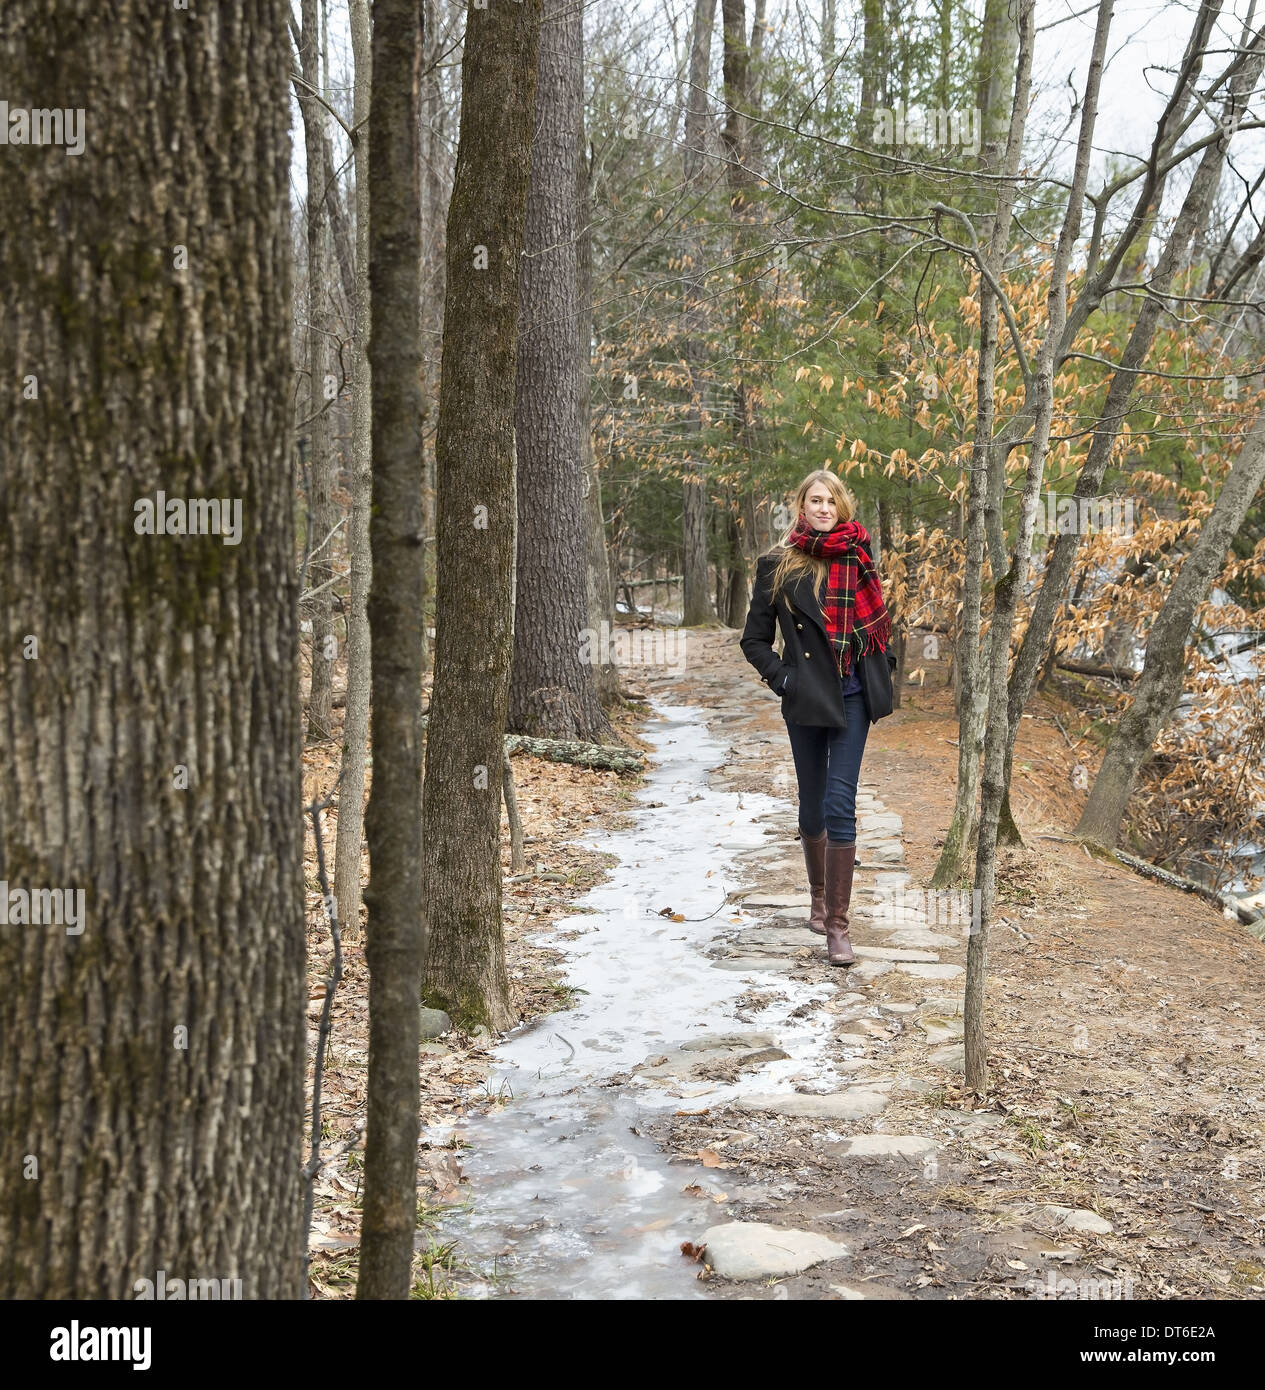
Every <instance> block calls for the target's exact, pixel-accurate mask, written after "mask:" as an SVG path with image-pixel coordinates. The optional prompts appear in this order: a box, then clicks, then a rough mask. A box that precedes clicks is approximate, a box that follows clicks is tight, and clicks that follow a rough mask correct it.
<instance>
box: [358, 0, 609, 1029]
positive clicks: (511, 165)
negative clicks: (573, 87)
mask: <svg viewBox="0 0 1265 1390" xmlns="http://www.w3.org/2000/svg"><path fill="white" fill-rule="evenodd" d="M540 19H541V4H540V0H523V3H521V4H512V5H498V6H495V7H493V8H492V9H490V10H482V9H478V8H475V7H474V5H473V4H472V5H471V7H470V9H469V11H468V13H467V20H466V24H467V28H466V45H465V54H464V57H463V59H462V65H461V74H462V103H461V134H460V143H459V145H458V151H457V170H456V176H455V180H454V183H453V190H452V198H451V200H450V202H449V207H448V239H447V256H448V272H447V296H446V301H445V305H444V348H443V370H442V385H441V387H440V397H439V433H438V435H437V438H436V461H437V483H438V496H437V500H438V507H437V514H438V529H437V538H438V554H437V584H436V593H437V602H438V606H437V611H436V636H435V676H434V688H433V696H432V700H431V709H430V721H429V730H428V737H427V740H426V799H425V811H424V815H425V829H426V858H425V863H424V865H423V872H424V875H425V889H426V901H427V904H428V905H429V910H430V942H429V951H428V955H427V961H426V977H425V997H426V999H427V1001H428V1002H429V1003H432V1004H435V1005H438V1006H439V1007H441V1008H444V1009H446V1010H447V1011H448V1012H449V1014H450V1015H451V1016H452V1018H453V1020H454V1022H456V1023H457V1024H458V1025H459V1026H461V1027H465V1028H473V1027H475V1026H476V1025H477V1024H485V1025H486V1026H488V1027H489V1028H495V1029H501V1028H507V1027H509V1026H510V1025H512V1024H513V1023H515V1022H517V1018H516V1016H515V1014H514V1011H513V1009H512V1007H511V1004H510V998H509V980H508V978H507V976H506V972H505V943H504V938H503V935H502V927H501V845H500V841H501V833H500V832H501V768H502V761H503V758H504V753H503V740H504V734H505V722H506V713H507V707H508V702H509V668H510V657H511V652H512V648H513V632H514V628H513V613H514V607H513V589H512V586H513V576H514V555H515V529H516V527H515V486H514V385H515V381H516V378H517V356H518V317H519V312H518V296H519V272H520V262H521V259H522V254H523V244H524V227H525V221H526V205H527V184H528V174H529V170H530V168H531V142H532V130H533V125H534V119H535V104H536V101H535V99H536V57H537V50H538V47H539V40H540ZM572 148H573V149H574V146H573V147H572ZM574 194H575V185H574V181H573V182H572V185H571V197H572V198H573V197H574ZM573 269H574V267H573ZM564 322H565V324H566V325H567V326H568V328H569V329H570V330H571V331H569V332H567V333H565V334H560V335H559V336H561V337H564V338H565V340H566V343H567V345H568V347H569V349H570V353H571V357H572V360H573V361H574V358H575V336H574V324H575V318H574V316H572V317H569V318H567V319H566V320H564ZM581 593H582V591H581ZM375 780H376V777H375Z"/></svg>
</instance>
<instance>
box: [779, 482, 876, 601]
mask: <svg viewBox="0 0 1265 1390" xmlns="http://www.w3.org/2000/svg"><path fill="white" fill-rule="evenodd" d="M818 483H820V484H821V486H822V487H824V488H825V489H826V491H827V492H829V494H830V495H831V497H833V498H834V503H835V506H836V507H838V509H839V520H840V521H851V520H852V518H853V517H854V516H856V514H857V504H856V502H855V501H854V500H853V497H852V494H851V493H850V492H849V491H848V489H847V488H846V487H844V485H843V484H842V483H841V482H840V481H839V476H838V474H836V473H828V472H827V471H826V470H825V469H824V468H817V469H814V470H813V472H811V473H810V474H809V475H808V477H806V478H805V479H804V481H803V482H802V483H800V485H799V486H798V487H797V488H796V489H795V496H794V497H793V498H792V499H791V524H790V526H788V527H787V528H786V535H784V536H783V537H782V540H781V542H780V544H779V545H777V546H775V547H774V548H773V551H772V553H773V554H778V552H779V551H780V552H781V554H780V557H779V559H778V562H777V564H776V565H775V566H774V568H773V598H774V601H776V600H777V596H778V595H779V594H780V593H781V592H782V590H783V589H784V588H785V587H786V586H787V585H788V584H793V583H795V581H796V580H798V579H799V577H800V575H803V574H807V575H810V576H811V577H812V581H813V589H814V590H815V592H816V594H817V602H818V603H820V602H821V597H822V593H823V591H824V589H825V586H826V575H827V573H828V572H829V569H830V562H829V561H828V560H823V559H819V558H818V557H817V556H816V555H809V554H807V552H805V551H803V550H801V549H800V548H799V546H797V545H788V544H787V536H789V535H790V534H791V531H792V530H793V529H794V527H795V523H796V522H797V521H798V520H799V518H800V515H801V513H802V512H803V510H804V499H805V498H806V497H807V496H808V493H809V490H810V489H811V488H813V487H814V486H815V485H817V484H818Z"/></svg>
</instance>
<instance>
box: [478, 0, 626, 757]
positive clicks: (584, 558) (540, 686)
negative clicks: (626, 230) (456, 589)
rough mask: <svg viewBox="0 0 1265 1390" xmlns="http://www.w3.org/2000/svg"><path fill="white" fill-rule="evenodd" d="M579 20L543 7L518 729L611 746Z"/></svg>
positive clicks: (523, 366)
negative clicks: (601, 627) (589, 439)
mask: <svg viewBox="0 0 1265 1390" xmlns="http://www.w3.org/2000/svg"><path fill="white" fill-rule="evenodd" d="M581 15H582V10H581V7H579V6H577V5H574V4H572V3H571V0H545V23H546V24H547V26H548V27H547V29H546V34H547V36H548V39H547V42H545V43H543V44H541V47H540V74H539V89H538V95H537V108H536V129H535V134H534V138H533V140H532V151H531V186H530V189H529V192H528V195H527V230H526V238H527V247H526V251H527V253H526V255H525V257H524V259H523V283H522V288H521V291H520V294H521V309H520V314H521V317H522V327H521V330H520V332H521V338H520V342H519V350H518V397H517V403H516V407H515V415H514V423H515V426H516V428H517V445H518V561H517V575H518V578H517V585H518V589H517V603H516V605H515V612H514V664H513V670H512V673H511V679H510V704H509V722H510V727H511V728H512V729H513V730H514V731H515V732H517V733H524V734H535V735H538V736H540V737H552V738H564V739H580V740H583V741H586V742H590V743H605V742H607V741H613V740H614V737H615V734H614V731H613V730H612V729H611V726H610V721H609V720H608V719H607V718H606V714H605V711H604V710H603V709H602V704H601V701H600V700H599V699H598V696H597V683H596V681H595V680H594V676H593V668H592V666H591V665H589V664H587V663H586V661H585V660H583V659H582V644H581V636H582V632H583V629H584V628H585V627H586V626H587V625H588V617H589V613H588V601H587V592H588V591H587V586H586V573H587V568H588V530H587V526H586V520H587V511H586V508H585V506H584V500H583V497H582V491H581V449H580V433H581V425H580V411H581V392H580V376H581V370H580V353H579V343H578V341H577V338H576V332H575V325H576V322H577V320H578V318H579V304H578V301H577V291H578V280H577V271H576V213H577V204H576V187H577V184H576V158H577V156H578V154H579V143H580V108H581V98H582V95H583V72H582V50H581ZM584 645H585V646H586V647H590V648H591V646H592V644H591V643H589V644H584ZM497 766H499V761H498V763H497Z"/></svg>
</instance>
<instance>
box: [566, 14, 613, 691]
mask: <svg viewBox="0 0 1265 1390" xmlns="http://www.w3.org/2000/svg"><path fill="white" fill-rule="evenodd" d="M581 41H583V34H581ZM575 168H576V206H577V209H578V212H577V217H578V226H577V229H576V298H577V305H578V312H577V314H576V351H577V352H578V354H579V359H580V402H579V417H580V420H579V426H578V428H579V434H580V473H581V477H580V492H581V497H582V499H583V502H584V518H585V519H584V527H585V534H586V537H587V545H586V547H585V593H586V594H587V597H588V618H589V621H588V625H589V627H590V629H592V631H593V632H594V633H595V634H599V639H598V642H597V651H598V653H599V658H598V660H597V662H596V664H595V665H594V667H593V678H594V680H595V681H596V683H597V692H598V696H599V698H600V699H601V700H602V701H603V702H604V703H605V702H609V701H612V700H617V699H618V698H619V667H618V666H616V665H615V663H614V662H613V661H608V660H602V659H601V657H600V653H601V652H602V651H603V649H604V648H603V644H602V643H601V641H600V633H601V631H602V625H603V624H604V623H605V624H606V625H607V628H608V629H609V628H610V627H611V626H612V625H613V624H614V621H615V591H614V589H613V587H612V585H611V562H610V556H609V554H608V553H607V549H606V522H605V519H604V517H603V516H602V479H601V474H600V473H599V472H598V467H597V454H596V451H595V450H594V448H593V421H592V389H593V360H592V355H593V190H592V178H591V169H590V166H589V159H588V154H587V151H586V149H585V142H584V122H583V113H581V122H580V139H579V150H578V153H577V155H576V165H575Z"/></svg>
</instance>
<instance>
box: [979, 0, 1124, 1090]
mask: <svg viewBox="0 0 1265 1390" xmlns="http://www.w3.org/2000/svg"><path fill="white" fill-rule="evenodd" d="M1112 8H1113V0H1100V3H1099V8H1098V21H1097V27H1096V29H1095V33H1094V47H1093V52H1092V54H1091V56H1090V62H1089V71H1088V75H1087V76H1086V79H1085V95H1084V99H1083V101H1082V103H1081V123H1080V132H1079V139H1078V142H1077V149H1076V164H1075V168H1074V170H1073V173H1072V180H1071V187H1070V189H1069V190H1068V200H1067V209H1066V212H1065V214H1064V218H1063V225H1062V227H1061V228H1060V231H1059V240H1058V245H1057V247H1056V249H1055V254H1054V258H1053V262H1052V266H1051V271H1050V288H1049V292H1048V294H1047V297H1046V320H1047V321H1046V332H1045V338H1044V340H1043V341H1042V344H1041V349H1040V352H1039V353H1038V355H1037V360H1036V363H1035V365H1034V366H1033V368H1032V370H1031V376H1030V384H1028V385H1027V386H1026V390H1025V395H1026V396H1027V397H1028V398H1029V399H1030V402H1031V405H1032V411H1031V414H1032V434H1031V439H1030V442H1029V444H1028V451H1029V453H1028V467H1027V472H1026V475H1025V477H1024V485H1023V494H1022V497H1021V500H1020V517H1019V525H1018V529H1017V534H1016V537H1015V544H1014V549H1013V551H1012V552H1011V556H1010V564H1009V566H1008V568H1007V569H1006V572H1005V574H1003V575H1001V577H1000V578H999V579H998V580H996V582H995V583H994V586H993V616H992V621H991V623H990V624H989V629H988V667H987V679H988V726H987V730H986V732H985V737H984V773H983V777H982V778H981V782H980V819H979V837H978V839H979V842H978V845H977V847H976V854H975V889H976V891H977V892H978V893H979V895H980V897H979V902H980V913H979V925H978V927H977V928H976V930H974V931H973V932H972V934H971V937H970V940H969V941H968V943H967V948H966V995H965V1000H964V1003H963V1007H962V1015H963V1020H964V1027H963V1038H964V1042H965V1051H966V1084H967V1085H968V1086H969V1087H970V1088H971V1089H972V1090H973V1091H975V1092H977V1093H979V1094H983V1093H984V1092H985V1091H986V1090H987V1089H988V1057H987V1051H986V1039H985V1034H984V991H985V984H986V978H987V977H986V972H987V959H988V932H989V926H990V923H991V921H992V914H993V906H994V903H995V900H996V892H997V874H996V868H997V860H996V855H997V830H998V825H999V823H1000V819H1001V803H1002V793H1003V791H1004V789H1005V784H1004V781H1003V777H1004V770H1005V763H1006V740H1007V738H1008V737H1009V732H1010V725H1009V719H1008V710H1009V705H1008V701H1007V684H1006V678H1007V674H1008V668H1009V664H1010V640H1011V636H1012V634H1013V632H1014V626H1015V614H1016V612H1017V611H1018V607H1019V599H1020V596H1021V594H1022V593H1023V588H1024V584H1025V582H1026V580H1027V575H1028V566H1029V563H1030V561H1031V556H1032V535H1033V531H1034V529H1035V518H1036V505H1037V495H1038V493H1039V491H1040V487H1041V477H1042V474H1043V472H1044V469H1045V456H1046V451H1047V449H1048V447H1049V440H1050V424H1051V421H1052V419H1053V415H1054V372H1055V366H1056V361H1057V357H1058V353H1059V344H1060V342H1061V341H1062V336H1063V328H1064V325H1065V324H1066V322H1067V278H1068V268H1069V266H1070V264H1071V257H1072V248H1073V246H1074V245H1075V244H1076V238H1077V235H1078V233H1079V231H1080V224H1081V215H1082V204H1083V202H1084V198H1085V186H1086V182H1087V180H1088V177H1089V160H1090V153H1091V150H1092V147H1093V137H1094V125H1095V122H1096V120H1097V114H1098V93H1099V88H1100V85H1101V82H1102V70H1103V63H1104V59H1105V54H1106V48H1107V36H1108V34H1109V32H1110V30H1111V17H1112ZM1034 10H1035V0H1025V3H1024V5H1023V8H1022V10H1021V13H1020V21H1019V23H1020V39H1019V51H1020V56H1019V75H1018V78H1017V80H1016V88H1015V89H1016V105H1018V104H1019V93H1020V91H1021V90H1022V93H1023V96H1024V105H1025V106H1026V104H1027V92H1028V86H1029V82H1030V78H1031V70H1032V31H1033V27H1034V17H1033V15H1034ZM992 463H993V466H994V468H995V469H996V471H997V473H1001V474H1002V475H1003V476H1004V473H1005V465H1006V456H1005V451H1004V450H1000V449H999V450H995V451H994V455H993V459H992ZM993 476H994V477H995V476H996V474H994V475H993ZM991 485H992V479H991V478H990V488H991Z"/></svg>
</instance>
